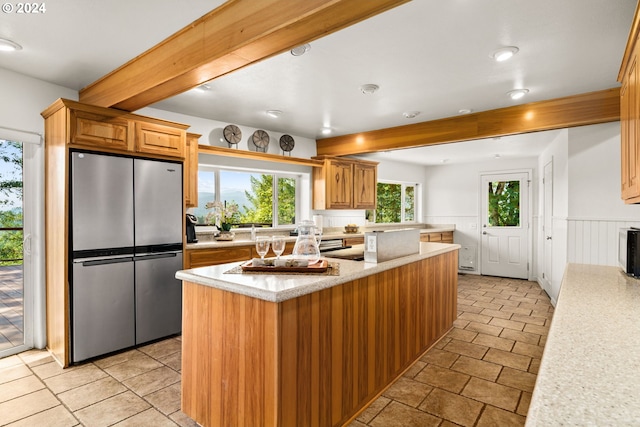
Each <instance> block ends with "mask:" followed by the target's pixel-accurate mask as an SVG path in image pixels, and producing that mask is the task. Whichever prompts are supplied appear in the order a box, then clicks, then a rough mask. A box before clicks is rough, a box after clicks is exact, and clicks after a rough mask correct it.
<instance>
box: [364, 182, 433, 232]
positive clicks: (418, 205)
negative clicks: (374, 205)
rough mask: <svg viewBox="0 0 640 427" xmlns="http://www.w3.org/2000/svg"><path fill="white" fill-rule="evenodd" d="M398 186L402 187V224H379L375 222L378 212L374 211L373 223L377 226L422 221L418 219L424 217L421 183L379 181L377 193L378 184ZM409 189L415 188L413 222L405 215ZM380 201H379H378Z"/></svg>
mask: <svg viewBox="0 0 640 427" xmlns="http://www.w3.org/2000/svg"><path fill="white" fill-rule="evenodd" d="M379 183H380V184H397V185H400V186H401V187H400V209H401V211H400V222H389V223H377V222H375V218H376V212H375V210H373V216H372V217H373V223H375V224H416V223H419V222H420V221H418V220H417V218H421V217H422V193H421V192H420V183H419V182H413V181H399V180H388V179H379V180H378V181H377V182H376V193H377V191H378V184H379ZM407 187H413V192H414V196H413V198H414V205H413V210H414V212H413V220H410V221H407V220H406V214H405V202H406V194H407V192H406V189H407ZM378 200H379V199H378Z"/></svg>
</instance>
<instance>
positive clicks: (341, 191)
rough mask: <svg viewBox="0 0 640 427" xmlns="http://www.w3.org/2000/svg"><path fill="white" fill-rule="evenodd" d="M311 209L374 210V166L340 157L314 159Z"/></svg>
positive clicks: (375, 174)
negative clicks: (317, 165)
mask: <svg viewBox="0 0 640 427" xmlns="http://www.w3.org/2000/svg"><path fill="white" fill-rule="evenodd" d="M314 159H319V160H322V161H323V162H324V164H323V166H322V167H317V168H313V209H375V208H376V186H377V178H378V175H377V165H378V163H377V162H370V161H366V160H358V159H350V158H341V157H325V156H320V157H314Z"/></svg>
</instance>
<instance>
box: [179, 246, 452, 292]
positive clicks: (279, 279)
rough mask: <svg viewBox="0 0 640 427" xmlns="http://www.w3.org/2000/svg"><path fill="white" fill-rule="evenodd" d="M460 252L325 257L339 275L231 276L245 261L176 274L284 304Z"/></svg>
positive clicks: (425, 249)
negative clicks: (374, 259) (380, 258)
mask: <svg viewBox="0 0 640 427" xmlns="http://www.w3.org/2000/svg"><path fill="white" fill-rule="evenodd" d="M458 249H460V245H457V244H447V243H420V253H418V254H415V255H409V256H405V257H400V258H396V259H394V260H391V261H385V262H381V263H377V264H375V263H368V262H364V261H349V260H343V259H335V258H333V259H332V258H330V257H329V256H326V257H323V258H326V259H327V260H329V261H331V262H338V263H339V264H340V275H339V276H331V275H321V274H243V273H227V272H228V271H229V270H231V269H232V268H234V267H236V266H239V265H240V264H242V262H232V263H229V264H221V265H215V266H210V267H199V268H193V269H190V270H181V271H178V272H177V273H176V278H177V279H180V280H186V281H189V282H193V283H198V284H201V285H205V286H212V287H214V288H218V289H222V290H225V291H230V292H235V293H238V294H242V295H246V296H250V297H254V298H259V299H262V300H266V301H272V302H281V301H286V300H288V299H291V298H296V297H299V296H302V295H306V294H310V293H312V292H316V291H319V290H322V289H326V288H330V287H332V286H336V285H340V284H343V283H346V282H350V281H352V280H356V279H359V278H362V277H365V276H369V275H371V274H375V273H379V272H382V271H385V270H389V269H392V268H395V267H400V266H402V265H406V264H410V263H413V262H416V261H419V260H422V259H425V258H430V257H433V256H436V255H440V254H443V253H446V252H450V251H453V250H458ZM328 254H329V253H328Z"/></svg>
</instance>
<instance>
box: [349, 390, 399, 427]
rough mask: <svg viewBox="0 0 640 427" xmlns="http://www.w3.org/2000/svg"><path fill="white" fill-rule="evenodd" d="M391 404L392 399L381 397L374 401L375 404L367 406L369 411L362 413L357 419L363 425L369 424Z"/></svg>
mask: <svg viewBox="0 0 640 427" xmlns="http://www.w3.org/2000/svg"><path fill="white" fill-rule="evenodd" d="M390 402H391V399H387V398H386V397H384V396H380V397H378V398H377V399H376V400H374V401H373V403H371V404H370V405H369V406H367V409H365V410H364V411H362V412H361V413H360V415H358V417H357V418H356V419H357V420H358V421H360V422H362V423H365V424H368V423H369V421H371V420H372V419H374V418H375V417H376V416H377V415H378V414H379V413H380V411H382V410H383V409H384V408H385V407H386V406H387V405H388V404H389V403H390Z"/></svg>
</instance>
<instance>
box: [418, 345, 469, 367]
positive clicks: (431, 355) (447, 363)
mask: <svg viewBox="0 0 640 427" xmlns="http://www.w3.org/2000/svg"><path fill="white" fill-rule="evenodd" d="M458 357H460V356H459V355H458V354H456V353H451V352H450V351H444V350H440V349H437V348H432V349H431V350H429V351H428V352H427V354H425V355H424V356H422V357H421V358H420V360H421V361H422V362H425V363H430V364H432V365H438V366H441V367H443V368H450V367H451V365H453V362H455V361H456V360H457V359H458Z"/></svg>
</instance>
